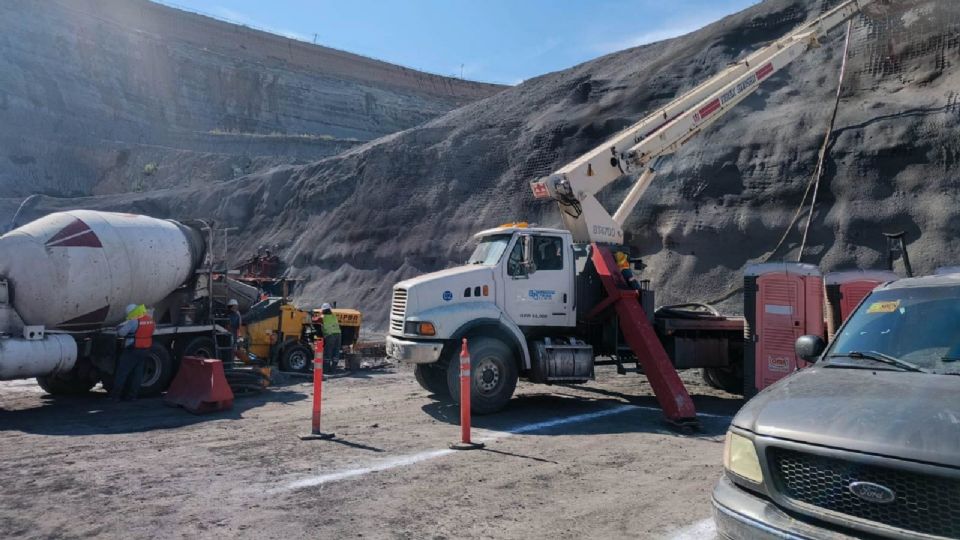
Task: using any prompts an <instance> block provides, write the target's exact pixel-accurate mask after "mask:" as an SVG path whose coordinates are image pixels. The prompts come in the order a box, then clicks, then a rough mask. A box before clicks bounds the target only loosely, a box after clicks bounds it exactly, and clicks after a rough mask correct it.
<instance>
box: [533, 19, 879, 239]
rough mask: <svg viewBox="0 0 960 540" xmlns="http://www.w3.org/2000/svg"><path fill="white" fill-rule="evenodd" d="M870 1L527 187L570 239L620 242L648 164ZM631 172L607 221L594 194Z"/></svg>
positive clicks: (808, 26) (649, 172)
mask: <svg viewBox="0 0 960 540" xmlns="http://www.w3.org/2000/svg"><path fill="white" fill-rule="evenodd" d="M874 1H875V0H848V1H846V2H844V3H843V4H841V5H839V6H837V7H836V8H834V9H832V10H831V11H829V12H827V13H825V14H824V15H822V16H820V17H819V18H817V19H815V20H813V21H811V22H809V23H805V24H803V25H802V26H800V27H799V28H797V29H795V30H793V31H792V32H790V33H789V34H787V35H786V36H784V37H782V38H780V39H779V40H777V41H775V42H774V43H772V44H770V45H768V46H766V47H764V48H762V49H760V50H758V51H757V52H755V53H753V54H751V55H750V56H748V57H747V58H745V59H744V60H740V61H738V62H736V63H734V64H731V65H730V66H729V67H728V68H727V69H725V70H723V71H722V72H720V73H718V74H717V75H715V76H714V77H713V78H711V79H709V80H708V81H706V82H704V83H702V84H700V85H699V86H697V87H695V88H693V89H692V90H690V91H689V92H687V93H685V94H683V95H681V96H680V97H678V98H676V99H675V100H673V101H672V102H670V103H669V104H667V105H666V106H665V107H663V108H662V109H660V110H658V111H657V112H655V113H654V114H652V115H650V116H648V117H647V118H644V119H643V120H641V121H639V122H637V123H636V124H633V125H632V126H630V127H628V128H626V129H624V130H623V131H621V132H619V133H618V134H616V135H614V136H613V137H612V138H610V139H609V140H607V141H606V142H605V143H603V144H601V145H600V146H598V147H597V148H595V149H594V150H592V151H590V152H588V153H586V154H584V155H583V156H581V157H579V158H578V159H576V160H574V161H573V162H571V163H569V164H568V165H566V166H565V167H563V168H561V169H560V170H558V171H556V172H555V173H553V174H551V175H549V176H545V177H543V178H540V179H538V180H536V181H534V182H532V183H531V188H532V189H533V195H534V197H536V198H538V199H546V198H552V199H555V200H556V201H557V203H558V204H559V205H560V214H561V217H562V218H563V222H564V225H565V226H566V227H567V229H569V230H570V232H571V233H572V234H573V240H574V241H575V242H600V243H613V244H622V243H623V224H624V222H625V221H626V219H627V216H628V215H629V214H630V212H632V211H633V209H634V207H635V206H636V205H637V202H638V201H639V200H640V196H641V195H642V194H643V192H644V191H645V190H646V188H647V186H649V185H650V182H651V181H652V180H653V177H654V176H655V174H656V172H655V171H654V170H653V169H652V168H650V165H651V163H652V162H653V160H655V159H657V158H659V157H661V156H666V155H669V154H672V153H674V152H676V151H677V150H678V149H679V148H680V147H681V146H683V145H684V144H685V143H686V142H687V141H689V140H690V139H692V138H693V137H695V136H696V135H697V134H699V133H700V132H702V131H703V130H704V129H706V128H707V127H708V126H710V125H711V124H713V123H714V122H716V121H717V120H719V119H720V118H721V117H722V116H723V115H724V114H726V113H727V112H728V111H730V109H731V108H733V107H734V106H735V105H736V104H738V103H740V102H741V101H743V100H744V99H745V98H746V97H747V96H749V95H750V94H752V93H753V92H754V91H756V89H757V87H758V86H759V84H760V83H761V82H762V81H764V80H766V79H767V78H769V77H770V76H771V75H773V74H774V73H776V72H778V71H780V70H781V69H783V68H784V67H786V66H787V65H788V64H789V63H790V62H792V61H794V60H796V59H797V58H798V57H799V56H800V55H801V54H803V53H804V52H806V51H807V50H809V49H810V48H812V47H817V46H819V38H820V37H822V36H823V35H824V34H826V33H827V32H829V31H830V30H831V29H832V28H835V27H836V26H839V25H841V24H843V23H844V22H846V21H847V20H848V19H849V18H850V17H852V16H854V15H855V14H857V13H858V12H860V10H862V9H863V8H864V7H866V6H868V5H869V4H871V3H873V2H874ZM635 172H640V173H641V174H640V177H639V178H638V179H637V181H636V183H634V185H633V187H631V189H630V192H629V193H628V194H627V196H626V198H625V199H624V201H623V202H622V203H621V204H620V207H619V208H618V209H617V211H616V212H615V213H614V214H613V216H611V215H610V214H609V212H607V210H606V209H605V208H604V207H603V206H602V205H601V204H600V202H599V201H598V200H597V199H596V197H595V195H596V194H597V193H598V192H599V191H600V190H601V189H603V188H604V187H606V186H607V185H609V184H610V183H612V182H613V181H615V180H617V179H618V178H620V177H621V176H623V175H625V174H631V173H635Z"/></svg>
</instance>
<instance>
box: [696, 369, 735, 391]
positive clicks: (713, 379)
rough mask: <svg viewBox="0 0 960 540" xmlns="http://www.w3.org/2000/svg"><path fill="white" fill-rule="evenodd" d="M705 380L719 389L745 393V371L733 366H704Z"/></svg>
mask: <svg viewBox="0 0 960 540" xmlns="http://www.w3.org/2000/svg"><path fill="white" fill-rule="evenodd" d="M702 375H703V380H704V381H705V382H706V383H707V384H708V385H710V386H711V387H713V388H716V389H717V390H723V391H724V392H727V393H730V394H743V373H740V372H739V370H735V369H733V368H729V367H725V368H717V367H713V368H703V370H702Z"/></svg>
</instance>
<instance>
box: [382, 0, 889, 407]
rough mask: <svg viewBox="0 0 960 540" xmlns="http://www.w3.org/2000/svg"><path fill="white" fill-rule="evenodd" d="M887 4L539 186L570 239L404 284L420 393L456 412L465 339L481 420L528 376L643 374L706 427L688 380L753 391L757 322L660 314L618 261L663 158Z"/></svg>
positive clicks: (678, 102)
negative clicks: (630, 178) (747, 334)
mask: <svg viewBox="0 0 960 540" xmlns="http://www.w3.org/2000/svg"><path fill="white" fill-rule="evenodd" d="M873 2H874V0H847V1H844V2H842V3H840V4H839V5H838V6H837V7H835V8H834V9H832V10H830V11H828V12H826V13H824V14H823V15H822V16H820V17H818V18H816V19H814V20H813V21H811V22H809V23H806V24H803V25H801V26H800V27H798V28H797V29H795V30H794V31H792V32H790V33H788V34H787V35H785V36H783V37H782V38H780V39H778V40H777V41H775V42H773V43H771V44H769V45H767V46H765V47H763V48H761V49H760V50H758V51H756V52H754V53H753V54H751V55H749V56H747V57H745V58H744V59H742V60H739V61H737V62H735V63H733V64H731V65H730V66H729V67H727V68H726V69H724V70H723V71H721V72H720V73H718V74H717V75H715V76H714V77H712V78H711V79H709V80H707V81H705V82H703V83H701V84H699V85H697V86H695V87H694V88H693V89H691V90H690V91H689V92H687V93H685V94H683V95H681V96H679V97H677V98H676V99H674V100H673V101H671V102H670V103H668V104H667V105H666V106H664V107H662V108H660V109H658V110H657V111H655V112H653V113H652V114H651V115H650V116H648V117H647V118H644V119H642V120H641V121H640V122H638V123H636V124H634V125H632V126H629V127H628V128H626V129H624V130H623V131H621V132H620V133H618V134H616V135H614V136H613V137H611V138H610V139H609V140H607V141H606V142H604V143H603V144H601V145H599V146H597V147H596V148H595V149H593V150H591V151H590V152H587V153H586V154H584V155H583V156H581V157H579V158H578V159H576V160H574V161H573V162H571V163H570V164H568V165H566V166H564V167H562V168H560V169H559V170H557V171H556V172H555V173H553V174H551V175H549V176H546V177H544V178H540V179H537V180H535V181H533V182H532V183H531V189H532V191H533V195H534V197H535V198H538V199H548V200H550V199H552V200H555V201H556V202H557V203H558V205H559V209H560V215H561V218H562V220H563V224H564V229H548V228H534V227H528V226H526V225H525V224H513V225H507V226H503V227H500V228H497V229H492V230H488V231H483V232H481V233H479V234H477V235H476V239H477V240H478V243H479V245H478V248H477V251H476V252H475V253H474V256H473V257H471V261H470V263H471V264H468V265H467V266H463V267H460V268H451V269H447V270H443V271H441V272H436V273H433V274H427V275H425V276H420V277H417V278H413V279H410V280H406V281H403V282H401V283H398V284H396V285H395V286H394V290H393V302H392V305H391V309H390V333H389V335H388V337H387V352H388V355H389V356H391V357H393V358H395V359H397V360H401V361H408V362H411V363H414V364H416V374H417V380H418V381H419V382H420V384H421V385H422V386H423V387H424V388H425V389H427V390H428V391H430V392H432V393H434V394H441V395H452V396H453V397H454V398H455V399H456V398H458V392H459V385H458V384H456V383H457V377H456V376H454V374H455V373H456V371H457V370H458V369H459V367H458V364H457V362H458V358H457V357H456V351H458V350H459V345H458V343H459V340H460V338H463V337H467V338H469V339H471V340H472V343H479V344H482V347H481V349H482V350H479V351H478V350H474V348H473V347H471V352H473V353H474V354H473V355H472V356H471V361H472V362H473V365H472V367H471V375H472V377H473V385H472V392H471V395H472V396H473V397H472V400H473V404H474V410H475V411H476V412H480V413H484V412H493V411H496V410H498V409H500V408H502V407H503V406H504V405H506V403H507V401H508V400H509V398H510V395H511V394H512V392H513V390H514V387H515V385H516V381H517V378H518V377H523V378H526V379H527V380H530V381H532V382H538V383H547V384H569V383H575V382H584V381H587V380H589V379H591V378H593V367H594V366H595V365H599V364H603V363H614V364H616V365H617V367H618V368H619V370H620V371H621V372H623V371H626V370H627V367H625V366H624V363H627V362H628V361H634V362H636V370H637V371H638V372H642V373H644V374H645V375H646V377H647V378H648V380H649V381H650V383H651V386H652V388H653V390H654V393H655V394H656V397H657V400H658V402H659V403H660V406H661V407H662V408H663V411H664V415H665V416H666V418H667V420H669V421H670V422H673V423H677V424H687V423H696V420H695V416H696V412H695V409H694V406H693V402H692V400H691V399H690V396H689V395H688V394H687V391H686V389H685V388H684V385H683V383H682V382H681V380H680V378H679V376H678V375H677V373H676V371H675V369H680V368H694V367H698V368H705V369H709V370H715V371H714V374H715V375H718V377H712V379H714V380H715V382H718V383H721V382H728V381H729V379H739V378H742V376H740V377H737V370H738V369H740V370H742V365H741V364H742V355H743V353H742V347H743V335H744V333H743V328H744V327H743V324H744V323H743V320H742V319H736V318H727V317H723V316H720V315H719V314H716V313H710V312H709V311H706V312H704V311H696V310H694V311H691V310H680V309H677V308H673V309H664V310H659V311H657V312H655V311H654V310H653V291H652V290H649V287H646V288H643V287H642V288H641V290H636V289H635V288H633V287H632V286H631V285H630V284H628V283H627V282H626V281H625V280H624V278H623V276H622V274H621V270H620V269H619V268H618V265H617V263H616V261H615V259H614V255H613V252H614V251H615V250H626V248H624V247H622V244H623V241H624V239H623V230H622V227H623V223H624V222H625V220H626V217H627V216H628V215H629V214H630V212H631V211H632V210H633V208H634V207H635V206H636V204H637V202H638V201H639V199H640V197H641V195H642V194H643V192H644V190H645V189H646V188H647V186H649V184H650V182H651V181H652V180H653V177H654V175H655V170H654V169H653V168H652V165H654V164H655V163H656V160H657V159H659V158H660V157H662V156H666V155H669V154H672V153H674V152H676V151H677V150H678V149H679V148H680V147H681V146H682V145H684V144H685V143H686V142H687V141H689V140H690V139H692V138H693V137H695V136H696V135H698V134H699V133H702V132H703V131H704V130H705V129H707V128H708V127H709V126H710V125H711V124H713V123H714V122H716V121H717V120H719V119H720V118H721V117H723V116H724V115H725V114H726V113H727V112H729V111H730V110H731V109H732V107H734V106H735V105H737V104H738V103H740V102H741V101H743V100H744V99H745V98H746V97H747V96H749V95H750V94H752V93H753V92H754V91H756V89H757V88H758V87H759V85H761V84H762V83H763V82H764V81H766V80H768V79H770V77H772V76H773V75H774V74H775V73H777V72H778V71H780V70H781V69H783V68H784V67H786V66H787V65H788V64H789V63H790V62H792V61H793V60H795V59H797V58H799V57H800V56H802V55H803V53H804V52H806V51H807V50H809V49H810V48H811V47H814V46H817V45H818V40H819V38H821V37H822V36H824V35H825V34H826V33H827V32H828V31H830V30H831V29H833V28H835V27H837V26H839V25H841V24H842V23H844V22H846V21H848V20H849V19H850V18H851V17H853V16H854V15H856V14H857V13H859V12H860V11H861V10H862V9H863V8H864V7H866V6H868V5H871V4H873ZM628 174H636V175H638V176H637V177H636V181H635V182H634V184H633V187H632V188H631V189H630V190H629V192H628V193H627V195H626V197H625V198H624V200H623V201H622V203H621V204H620V206H619V208H618V209H617V210H616V211H615V212H614V213H613V215H611V214H610V213H608V211H607V210H606V209H605V208H604V207H603V206H602V205H601V204H600V202H599V200H598V199H597V195H598V194H599V193H600V192H601V191H602V190H603V189H604V188H606V187H607V186H609V185H610V184H612V183H613V182H615V181H616V180H618V179H620V178H623V177H624V176H625V175H628ZM738 363H739V364H738ZM719 375H731V376H730V377H726V376H724V377H719ZM444 382H446V383H447V384H446V385H444V384H443V383H444Z"/></svg>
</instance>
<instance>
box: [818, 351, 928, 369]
mask: <svg viewBox="0 0 960 540" xmlns="http://www.w3.org/2000/svg"><path fill="white" fill-rule="evenodd" d="M830 358H857V359H860V358H866V359H867V360H873V361H875V362H880V363H881V364H887V365H889V366H896V367H898V368H900V369H902V370H904V371H915V372H917V373H929V371H927V370H925V369H923V368H922V367H920V366H917V365H915V364H911V363H910V362H907V361H906V360H900V359H899V358H895V357H893V356H890V355H889V354H883V353H881V352H877V351H850V352H846V353H841V354H831V355H830Z"/></svg>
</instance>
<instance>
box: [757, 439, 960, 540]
mask: <svg viewBox="0 0 960 540" xmlns="http://www.w3.org/2000/svg"><path fill="white" fill-rule="evenodd" d="M770 453H771V454H772V463H771V464H772V472H773V476H774V485H775V486H776V489H777V490H778V491H779V492H780V493H782V494H783V495H784V496H786V497H787V498H789V499H792V500H794V501H797V502H801V503H805V504H809V505H813V506H817V507H819V508H823V509H826V510H831V511H833V512H838V513H841V514H846V515H848V516H852V517H856V518H860V519H865V520H869V521H873V522H877V523H882V524H884V525H888V526H890V527H897V528H900V529H905V530H908V531H915V532H920V533H925V534H931V535H936V536H946V537H949V538H960V518H958V516H960V482H958V481H956V480H952V479H948V478H940V477H936V476H930V475H924V474H918V473H914V472H909V471H903V470H897V469H891V468H886V467H876V466H868V465H862V464H858V463H856V462H852V461H845V460H841V459H833V458H827V457H822V456H816V455H812V454H807V453H803V452H796V451H792V450H785V449H782V448H773V449H770ZM852 482H873V483H876V484H880V485H882V486H885V487H887V488H889V489H891V490H893V492H894V493H895V494H896V498H895V499H894V500H893V501H892V502H890V503H874V502H868V501H865V500H863V499H861V498H859V497H857V496H856V495H854V494H853V493H852V492H851V491H850V489H849V486H850V484H851V483H852Z"/></svg>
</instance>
